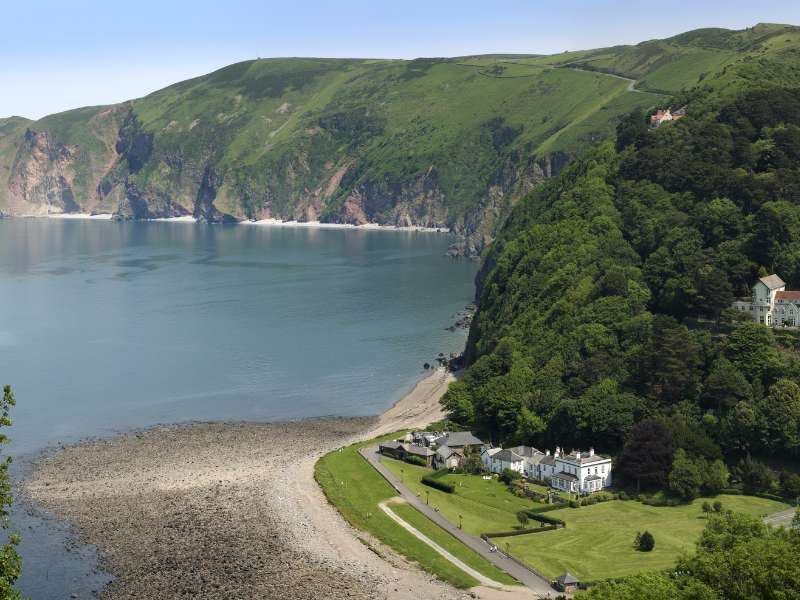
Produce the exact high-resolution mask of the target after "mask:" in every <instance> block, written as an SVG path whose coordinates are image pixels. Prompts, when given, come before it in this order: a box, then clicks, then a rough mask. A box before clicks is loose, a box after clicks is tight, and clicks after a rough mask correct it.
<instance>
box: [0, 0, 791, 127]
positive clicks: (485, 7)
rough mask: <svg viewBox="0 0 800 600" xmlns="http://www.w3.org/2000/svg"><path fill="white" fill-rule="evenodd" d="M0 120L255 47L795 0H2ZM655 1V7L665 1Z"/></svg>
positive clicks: (553, 31)
mask: <svg viewBox="0 0 800 600" xmlns="http://www.w3.org/2000/svg"><path fill="white" fill-rule="evenodd" d="M2 6H3V13H2V14H3V25H4V26H3V34H2V35H0V57H1V58H0V60H2V63H3V66H2V68H0V117H4V116H11V115H20V116H25V117H28V118H39V117H42V116H44V115H46V114H50V113H54V112H60V111H62V110H66V109H69V108H76V107H80V106H88V105H98V104H110V103H115V102H121V101H123V100H127V99H131V98H137V97H140V96H143V95H145V94H147V93H149V92H152V91H155V90H157V89H160V88H162V87H165V86H167V85H170V84H172V83H175V82H177V81H181V80H184V79H188V78H190V77H195V76H197V75H202V74H204V73H208V72H210V71H213V70H214V69H217V68H220V67H223V66H225V65H228V64H231V63H234V62H237V61H240V60H247V59H251V58H256V57H271V56H324V57H371V58H415V57H419V56H463V55H467V54H485V53H529V54H550V53H555V52H562V51H564V50H578V49H584V48H598V47H603V46H611V45H616V44H632V43H638V42H640V41H644V40H647V39H653V38H660V37H668V36H671V35H675V34H677V33H681V32H683V31H688V30H690V29H696V28H699V27H727V28H731V29H742V28H744V27H748V26H751V25H754V24H756V23H759V22H771V23H791V24H796V25H800V1H797V0H759V1H758V2H754V1H753V0H694V1H693V2H685V1H683V0H672V1H670V2H667V3H664V2H659V1H655V2H642V1H641V0H638V1H633V0H547V1H540V0H490V1H487V0H482V1H474V0H457V1H452V0H424V1H420V0H393V1H391V2H389V1H383V0H337V1H333V2H323V1H309V0H306V1H292V0H284V1H281V2H274V1H272V0H261V1H259V0H216V1H211V0H192V1H185V0H159V1H156V0H134V1H131V2H109V1H108V0H102V1H98V0H2ZM664 9H665V10H664Z"/></svg>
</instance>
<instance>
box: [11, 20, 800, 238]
mask: <svg viewBox="0 0 800 600" xmlns="http://www.w3.org/2000/svg"><path fill="white" fill-rule="evenodd" d="M773 34H774V35H779V34H780V35H790V36H794V35H795V32H794V30H793V29H791V28H783V29H775V30H774V31H773V30H770V35H773ZM751 37H753V36H751ZM763 37H764V35H761V37H760V38H759V39H761V38H763ZM767 38H768V40H769V39H773V38H771V37H769V36H767ZM700 39H701V40H702V39H704V38H702V36H701V38H700ZM748 39H749V38H748ZM754 39H755V38H754ZM700 43H701V42H697V40H696V38H693V37H691V36H690V37H688V38H674V39H673V40H664V41H660V42H657V43H655V42H648V43H647V44H650V46H648V47H647V48H646V51H643V50H642V48H641V45H640V46H637V47H624V46H621V47H616V48H612V49H607V50H596V51H586V52H575V53H564V54H561V55H557V56H550V57H540V56H530V57H524V56H508V57H504V56H491V57H489V56H486V57H462V58H453V59H417V60H413V61H399V60H332V59H267V60H255V61H246V62H243V63H238V64H235V65H231V66H229V67H226V68H223V69H221V70H219V71H216V72H214V73H211V74H209V75H206V76H203V77H198V78H196V79H192V80H188V81H184V82H181V83H178V84H175V85H173V86H170V87H168V88H165V89H163V90H160V91H158V92H155V93H153V94H151V95H149V96H147V97H145V98H141V99H138V100H133V101H130V102H125V103H122V104H118V105H114V106H105V107H88V108H82V109H78V110H73V111H68V112H65V113H60V114H56V115H51V116H48V117H45V118H44V119H41V120H39V121H35V122H32V121H27V120H25V119H20V118H11V119H5V120H0V211H2V212H3V213H5V214H9V215H45V214H50V213H59V212H93V213H101V212H103V213H113V214H115V215H117V216H119V217H120V218H130V219H147V218H154V217H169V216H182V215H192V216H194V217H196V218H198V219H199V220H203V221H208V222H222V221H227V220H242V219H263V218H280V219H298V220H322V221H330V222H344V223H354V224H361V223H367V222H374V223H381V224H394V225H421V226H430V227H447V228H450V229H452V230H454V231H455V232H457V233H461V234H464V235H465V236H466V239H465V242H464V244H462V246H461V250H464V251H468V252H480V251H481V249H482V248H483V247H484V246H485V244H486V242H487V241H488V240H489V239H491V236H492V234H493V232H494V230H495V228H496V225H497V223H498V222H500V221H501V220H502V219H503V218H504V215H505V214H507V211H508V209H509V207H510V206H511V205H513V204H514V202H515V201H516V200H517V199H518V198H520V197H521V196H523V195H524V194H526V193H527V192H528V191H530V190H531V189H532V188H533V187H535V186H536V185H537V184H538V183H540V182H541V181H543V180H544V179H547V178H548V177H550V176H552V175H553V174H555V173H556V172H558V171H559V170H560V169H561V168H562V167H563V166H564V165H565V164H566V163H567V162H568V161H569V160H570V159H571V158H572V157H574V156H575V155H577V154H578V153H580V152H581V151H582V149H583V148H585V147H587V146H588V145H590V144H591V143H592V142H594V141H596V140H598V139H602V138H605V137H608V136H610V135H611V134H612V133H613V131H614V127H615V126H616V123H617V122H618V121H619V118H620V116H621V115H623V114H626V113H628V112H629V111H631V110H633V109H635V108H637V107H638V108H647V107H650V106H652V105H654V104H657V103H658V102H660V101H662V100H663V96H661V95H659V94H655V93H639V92H636V91H634V90H633V89H632V87H631V85H630V82H629V81H626V80H624V79H621V78H619V77H614V76H609V74H607V73H605V72H599V71H604V70H605V71H608V72H609V73H610V72H614V73H619V72H622V73H623V74H624V71H625V69H629V70H630V71H631V73H632V74H635V75H636V76H637V77H649V78H650V79H651V80H652V81H657V82H658V86H659V87H660V88H668V89H667V90H666V91H670V92H677V91H679V90H680V89H681V88H682V87H685V86H689V85H692V84H694V83H696V81H697V79H698V75H697V73H696V70H694V71H692V70H685V71H686V73H687V74H686V75H685V76H684V77H682V76H681V75H680V73H681V72H683V71H681V70H678V72H677V73H676V72H675V69H674V68H672V69H671V68H670V66H669V65H670V64H672V63H675V62H676V61H677V64H679V65H683V66H685V65H687V64H690V63H692V61H695V62H697V61H700V62H702V64H703V65H707V66H709V68H710V69H713V68H716V67H715V65H722V64H723V63H724V62H725V61H726V60H732V59H734V58H736V57H737V56H738V55H740V54H742V53H747V52H751V51H753V50H752V48H749V49H744V50H743V49H742V48H741V47H740V46H736V45H735V44H733V45H732V44H727V45H726V44H721V43H720V44H717V46H718V47H708V48H707V47H705V46H703V47H702V48H700V46H699V45H698V44H700ZM759 43H764V42H763V40H762V41H761V42H759ZM693 44H694V45H693ZM641 54H645V55H646V56H647V57H648V61H645V62H642V61H641V60H639V59H637V58H636V57H637V56H639V55H641ZM655 55H658V56H657V57H656V59H654V58H653V57H654V56H655ZM692 64H693V63H692ZM565 66H570V67H578V68H559V67H565ZM683 66H682V67H681V69H683ZM588 69H590V70H588ZM665 73H666V74H665ZM667 75H668V76H667ZM703 76H704V77H707V76H709V74H708V73H706V72H704V73H703ZM670 86H672V87H670Z"/></svg>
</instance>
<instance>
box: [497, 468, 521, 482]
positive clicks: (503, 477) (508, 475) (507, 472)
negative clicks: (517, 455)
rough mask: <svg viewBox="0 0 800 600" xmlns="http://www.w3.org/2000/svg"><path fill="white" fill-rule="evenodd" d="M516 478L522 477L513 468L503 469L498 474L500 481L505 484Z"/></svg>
mask: <svg viewBox="0 0 800 600" xmlns="http://www.w3.org/2000/svg"><path fill="white" fill-rule="evenodd" d="M517 479H522V474H521V473H520V472H519V471H514V470H513V469H503V472H502V473H501V474H500V481H502V482H503V483H505V484H506V485H510V484H511V482H512V481H516V480H517Z"/></svg>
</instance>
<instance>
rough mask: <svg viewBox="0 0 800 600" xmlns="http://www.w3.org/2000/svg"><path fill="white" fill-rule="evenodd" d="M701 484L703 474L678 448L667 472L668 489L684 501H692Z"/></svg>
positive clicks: (683, 451) (684, 452)
mask: <svg viewBox="0 0 800 600" xmlns="http://www.w3.org/2000/svg"><path fill="white" fill-rule="evenodd" d="M702 484H703V474H702V473H701V472H700V469H699V467H698V466H697V463H696V462H694V461H693V460H692V459H691V458H689V456H688V455H687V454H686V451H685V450H683V449H682V448H678V450H677V451H676V452H675V457H674V458H673V460H672V469H671V470H670V472H669V489H670V490H671V491H672V492H673V493H675V494H676V495H678V496H680V497H681V498H683V499H684V500H693V499H694V498H696V497H697V495H698V494H699V493H700V486H701V485H702Z"/></svg>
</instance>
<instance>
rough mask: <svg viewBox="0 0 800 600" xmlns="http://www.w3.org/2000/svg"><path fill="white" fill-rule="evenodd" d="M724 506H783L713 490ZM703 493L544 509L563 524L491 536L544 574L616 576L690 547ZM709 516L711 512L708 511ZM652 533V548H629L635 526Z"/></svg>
mask: <svg viewBox="0 0 800 600" xmlns="http://www.w3.org/2000/svg"><path fill="white" fill-rule="evenodd" d="M717 499H718V500H720V501H721V502H722V504H723V508H724V509H726V510H733V511H735V512H742V513H747V514H750V515H755V516H762V515H766V514H770V513H773V512H777V511H779V510H781V509H783V508H785V505H784V504H781V503H780V502H775V501H772V500H765V499H762V498H754V497H751V496H719V497H718V498H717ZM703 502H704V499H699V500H695V501H694V502H693V503H692V504H690V505H685V506H676V507H654V506H646V505H644V504H641V503H639V502H636V501H633V500H630V501H625V502H623V501H619V500H617V501H611V502H604V503H600V504H594V505H591V506H584V507H581V508H578V509H571V508H565V509H562V510H557V511H553V512H550V513H548V515H549V516H552V517H557V518H560V519H563V520H564V521H565V522H566V523H567V526H566V528H564V529H559V530H556V531H548V532H543V533H536V534H532V535H524V536H518V537H513V538H503V539H499V540H496V542H497V543H498V545H500V546H501V547H502V548H504V549H505V548H506V543H508V544H510V551H511V554H512V555H514V556H516V557H517V558H519V559H520V560H523V561H525V562H527V563H528V564H530V565H531V566H532V567H534V568H535V569H536V570H537V571H539V572H541V573H542V574H543V575H545V576H547V577H553V578H554V577H557V576H558V575H560V574H562V573H563V572H564V571H569V572H570V573H572V574H574V575H575V576H577V577H578V578H579V579H582V580H586V581H591V580H598V579H605V578H609V577H621V576H624V575H630V574H633V573H639V572H642V571H648V570H656V569H666V568H669V567H671V566H673V565H674V564H675V560H676V558H677V557H678V555H679V554H680V553H681V552H682V551H691V550H692V549H693V548H694V544H695V541H696V540H697V538H698V536H699V535H700V532H701V531H702V529H703V528H704V527H705V525H706V523H707V518H706V516H705V514H704V513H703V512H702V509H701V506H702V504H703ZM711 518H713V516H712V517H711ZM645 529H646V530H648V531H649V532H650V533H652V534H653V535H654V536H655V540H656V546H655V549H654V550H653V551H652V552H638V551H636V550H634V548H633V541H634V537H635V536H636V532H637V531H644V530H645Z"/></svg>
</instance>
